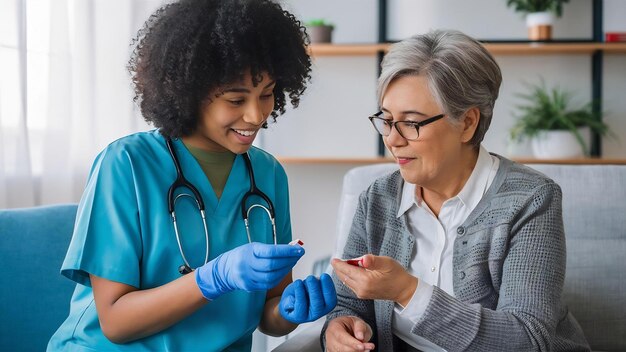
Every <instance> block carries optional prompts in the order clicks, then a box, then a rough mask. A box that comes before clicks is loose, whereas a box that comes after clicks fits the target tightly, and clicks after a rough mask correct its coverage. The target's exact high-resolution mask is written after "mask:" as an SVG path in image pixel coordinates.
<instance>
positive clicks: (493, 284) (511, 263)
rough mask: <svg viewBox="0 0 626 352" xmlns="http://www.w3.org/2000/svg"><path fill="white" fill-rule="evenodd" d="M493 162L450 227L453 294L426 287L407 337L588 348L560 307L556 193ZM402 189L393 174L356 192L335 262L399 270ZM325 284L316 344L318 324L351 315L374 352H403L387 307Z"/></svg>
mask: <svg viewBox="0 0 626 352" xmlns="http://www.w3.org/2000/svg"><path fill="white" fill-rule="evenodd" d="M498 157H499V158H500V167H499V169H498V172H497V174H496V177H495V179H494V180H493V183H492V184H491V186H490V187H489V189H488V190H487V193H486V194H485V195H484V196H483V198H482V199H481V201H480V202H479V203H478V205H477V206H476V208H475V209H474V211H473V212H472V213H471V214H470V215H469V217H468V218H467V220H465V222H464V223H463V225H462V226H460V227H458V228H457V229H456V232H457V238H456V240H455V241H454V254H453V271H454V276H453V277H454V279H453V287H454V295H455V297H452V296H450V295H449V294H447V293H446V292H444V291H443V290H441V289H440V288H438V287H436V286H435V287H434V291H433V296H432V298H431V300H430V302H429V303H428V306H427V308H426V312H425V314H424V316H423V317H422V319H420V321H418V322H417V323H416V324H415V325H414V326H413V328H412V330H411V332H412V333H414V334H417V335H419V336H422V337H424V338H426V339H428V340H430V341H432V342H433V343H435V344H437V345H439V346H441V347H443V348H444V349H446V350H447V351H589V346H588V344H587V341H586V340H585V337H584V335H583V332H582V330H581V328H580V326H579V325H578V323H577V322H576V320H575V319H574V317H573V316H572V315H571V314H570V313H569V312H568V310H567V307H566V306H565V305H564V304H563V303H562V301H561V292H562V290H563V282H564V279H565V235H564V232H563V219H562V211H561V189H560V187H559V186H558V185H557V184H556V183H554V181H552V180H551V179H549V178H547V177H546V176H545V175H543V174H541V173H539V172H537V171H535V170H533V169H531V168H528V167H526V166H524V165H520V164H517V163H514V162H512V161H510V160H508V159H506V158H503V157H500V156H498ZM402 185H403V180H402V177H401V176H400V173H399V171H396V172H394V173H392V174H390V175H388V176H385V177H382V178H380V179H378V180H376V181H375V182H374V183H373V184H372V185H371V186H370V187H369V188H368V189H367V190H366V191H365V192H363V193H362V194H361V196H360V198H359V205H358V208H357V211H356V214H355V216H354V221H353V223H352V228H351V230H350V234H349V236H348V241H347V244H346V246H345V248H344V254H343V257H344V258H356V257H359V256H361V255H364V254H367V253H373V254H376V255H383V256H390V257H392V258H394V259H396V260H397V261H398V262H399V263H400V264H402V266H404V267H405V268H408V267H409V264H410V263H409V262H410V260H411V253H412V251H413V246H414V245H415V239H414V237H413V236H412V235H411V233H409V230H408V226H407V217H406V215H403V216H401V217H399V218H397V217H396V214H397V213H398V207H399V203H400V199H401V194H402ZM417 226H419V224H417ZM333 275H334V274H333ZM334 281H335V287H336V289H337V297H338V303H337V307H336V308H335V309H334V311H332V312H331V313H330V314H329V315H328V317H327V321H326V325H325V326H324V328H323V330H322V334H321V336H320V337H321V343H322V345H324V343H325V341H324V340H325V339H324V333H325V331H326V327H327V325H328V321H330V320H331V319H333V318H336V317H338V316H345V315H354V316H358V317H361V318H362V319H364V320H365V321H366V322H367V323H368V324H369V325H370V326H371V327H372V329H373V330H374V335H373V338H372V342H374V343H375V344H376V347H377V350H378V351H385V352H386V351H403V350H406V349H408V347H407V346H408V345H407V344H406V343H405V342H404V341H402V340H400V339H399V338H397V337H395V336H394V335H393V332H392V327H391V319H392V314H393V307H394V303H393V302H391V301H386V300H363V299H358V298H357V297H356V296H355V295H354V293H353V292H352V291H351V290H350V289H348V288H347V287H346V286H344V285H343V284H342V283H341V282H340V280H338V279H337V277H336V276H334ZM590 289H592V288H590Z"/></svg>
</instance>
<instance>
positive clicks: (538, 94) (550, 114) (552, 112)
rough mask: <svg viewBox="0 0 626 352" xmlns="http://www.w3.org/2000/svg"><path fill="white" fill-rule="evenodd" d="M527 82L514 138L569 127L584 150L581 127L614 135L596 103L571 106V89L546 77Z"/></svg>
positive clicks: (515, 113)
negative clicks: (551, 84) (548, 83)
mask: <svg viewBox="0 0 626 352" xmlns="http://www.w3.org/2000/svg"><path fill="white" fill-rule="evenodd" d="M509 1H510V2H511V1H514V0H509ZM524 86H526V88H527V89H528V91H527V92H524V93H516V94H515V96H516V97H518V98H519V99H520V101H521V102H520V103H519V104H518V105H516V106H515V112H514V116H515V117H516V118H517V121H516V122H515V124H514V125H513V127H512V128H511V130H510V131H509V132H510V137H511V139H512V140H516V141H521V140H524V139H526V138H529V139H530V138H533V137H535V136H537V134H539V133H540V132H541V131H543V130H566V131H570V132H571V133H572V134H574V136H576V139H577V140H578V143H580V145H581V146H582V147H583V150H585V152H588V149H587V146H586V144H585V142H584V139H583V138H582V136H581V135H580V133H579V132H578V128H580V127H586V126H588V127H589V128H590V129H591V130H592V131H593V132H595V133H597V134H599V135H601V136H605V135H612V136H614V135H613V134H612V133H610V131H609V130H608V126H607V125H606V124H605V123H604V122H602V118H601V114H599V113H596V112H595V110H594V104H593V103H587V104H585V105H584V106H582V107H578V108H571V106H570V105H571V103H570V101H571V98H572V93H571V92H569V91H565V90H562V89H560V88H558V87H553V88H547V87H546V84H545V82H544V81H543V80H541V82H540V83H539V84H534V85H532V84H528V83H524Z"/></svg>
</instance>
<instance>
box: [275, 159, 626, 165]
mask: <svg viewBox="0 0 626 352" xmlns="http://www.w3.org/2000/svg"><path fill="white" fill-rule="evenodd" d="M277 159H278V161H280V163H281V164H285V165H320V164H331V165H332V164H359V165H369V164H381V163H393V162H394V160H393V159H391V158H297V157H278V158H277ZM513 160H515V161H516V162H518V163H522V164H565V165H567V164H569V165H626V159H608V158H580V159H532V158H513Z"/></svg>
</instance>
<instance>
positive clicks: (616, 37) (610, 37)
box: [604, 32, 626, 43]
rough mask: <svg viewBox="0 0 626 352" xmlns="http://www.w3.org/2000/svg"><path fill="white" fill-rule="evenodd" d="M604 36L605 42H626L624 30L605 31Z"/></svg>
mask: <svg viewBox="0 0 626 352" xmlns="http://www.w3.org/2000/svg"><path fill="white" fill-rule="evenodd" d="M604 37H605V39H604V41H606V42H607V43H612V42H626V32H606V33H604Z"/></svg>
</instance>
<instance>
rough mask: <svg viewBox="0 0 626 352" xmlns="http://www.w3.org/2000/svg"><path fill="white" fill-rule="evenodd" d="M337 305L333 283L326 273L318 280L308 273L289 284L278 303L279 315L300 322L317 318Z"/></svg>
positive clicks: (293, 321)
mask: <svg viewBox="0 0 626 352" xmlns="http://www.w3.org/2000/svg"><path fill="white" fill-rule="evenodd" d="M336 305H337V292H335V285H334V284H333V280H332V279H331V278H330V276H329V275H328V274H322V276H321V277H320V279H319V280H318V279H317V278H316V277H315V276H313V275H310V276H309V277H307V278H306V280H304V282H303V281H302V280H296V281H294V282H292V283H291V284H289V286H287V288H285V291H283V295H282V297H281V298H280V303H279V304H278V311H279V312H280V315H282V316H283V318H285V319H286V320H288V321H290V322H292V323H296V324H302V323H307V322H310V321H314V320H317V319H319V318H320V317H322V316H324V315H326V314H328V312H330V311H331V310H333V308H335V306H336Z"/></svg>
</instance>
